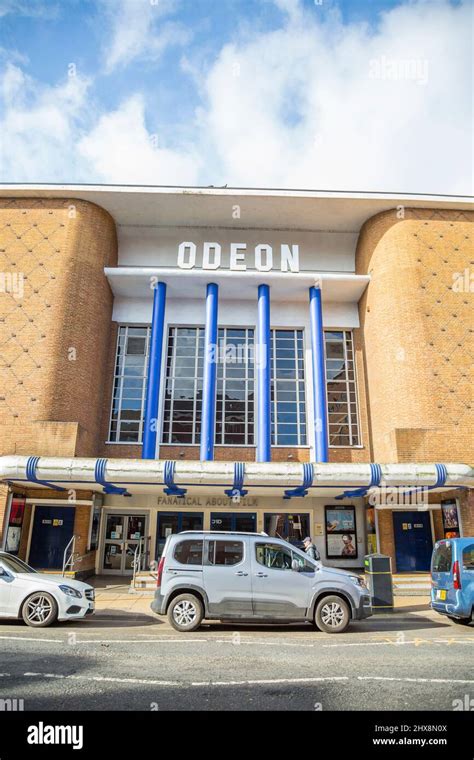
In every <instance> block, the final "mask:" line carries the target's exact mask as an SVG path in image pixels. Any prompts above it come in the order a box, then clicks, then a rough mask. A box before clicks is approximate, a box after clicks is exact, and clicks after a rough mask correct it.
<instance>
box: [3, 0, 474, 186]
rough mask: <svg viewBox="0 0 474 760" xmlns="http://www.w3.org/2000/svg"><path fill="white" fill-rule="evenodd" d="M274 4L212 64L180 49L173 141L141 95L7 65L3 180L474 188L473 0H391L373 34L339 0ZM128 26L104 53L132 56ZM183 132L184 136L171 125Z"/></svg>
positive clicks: (293, 0) (114, 60) (132, 42)
mask: <svg viewBox="0 0 474 760" xmlns="http://www.w3.org/2000/svg"><path fill="white" fill-rule="evenodd" d="M0 2H1V0H0ZM140 2H141V0H140ZM147 2H149V0H147ZM274 2H277V3H278V5H279V6H280V8H282V9H285V8H286V10H287V11H288V12H287V13H286V14H285V16H284V19H285V20H284V22H283V26H282V27H281V28H280V29H278V30H276V31H273V32H266V33H261V32H257V31H254V32H252V33H249V32H247V33H246V36H245V35H243V34H241V33H239V36H238V37H237V40H238V41H236V42H234V43H233V44H229V45H226V46H225V47H224V48H222V49H221V50H220V51H219V50H218V51H217V54H216V58H215V60H214V61H213V63H212V65H211V67H210V68H208V69H207V71H206V73H202V72H203V71H205V69H204V68H203V67H202V66H200V65H199V63H198V62H196V60H194V59H193V57H192V54H191V55H190V56H188V57H187V58H185V59H183V64H182V67H183V72H184V73H186V74H187V75H188V76H190V78H192V79H193V80H194V82H195V85H196V92H197V93H199V97H200V99H201V103H200V106H199V108H198V109H197V111H196V115H195V119H194V124H191V125H187V127H188V128H187V129H186V130H183V131H181V130H180V131H178V130H176V133H175V136H174V143H173V148H170V146H169V145H167V144H166V143H165V142H164V141H162V136H161V134H159V135H154V134H153V125H148V124H147V110H148V109H147V107H148V106H149V105H150V106H152V105H154V104H153V103H151V102H147V100H146V98H145V96H144V95H141V94H137V93H131V95H130V96H129V97H128V98H126V99H124V100H123V101H122V102H121V103H120V104H119V105H118V106H117V107H115V109H114V110H111V111H104V110H103V109H102V110H100V109H99V107H98V105H97V103H96V102H95V101H94V98H93V93H94V89H93V83H92V82H89V81H88V80H85V79H83V78H81V77H72V78H70V79H67V80H66V81H63V82H60V83H58V84H57V85H56V86H46V85H43V84H41V83H40V82H38V81H35V80H33V79H31V78H29V77H27V76H26V75H25V73H24V72H23V71H22V69H21V67H20V66H19V65H14V64H13V63H10V64H9V65H8V66H7V67H6V69H5V71H4V72H3V74H2V75H0V97H1V99H2V104H0V105H3V108H0V114H2V111H3V115H0V134H1V136H2V139H1V143H2V146H3V156H2V157H1V162H0V178H1V180H2V181H17V182H21V181H29V182H34V181H37V182H41V181H63V182H74V181H83V182H104V183H107V182H112V183H137V184H141V183H143V184H177V185H179V184H183V185H188V184H202V185H209V184H214V185H223V184H225V183H227V184H228V185H230V186H231V185H236V186H239V185H240V186H258V187H296V188H318V189H339V190H385V191H397V190H400V191H402V192H438V193H453V194H455V193H458V194H464V193H469V192H470V191H471V186H472V172H471V166H472V147H471V125H472V113H471V105H470V103H471V101H470V92H471V80H470V72H469V65H468V64H469V61H470V59H471V42H470V37H469V21H470V6H469V3H468V2H467V0H466V2H465V3H464V4H463V5H460V6H457V7H453V6H451V5H450V4H449V3H448V2H447V0H446V1H445V0H429V2H427V1H426V0H418V2H410V3H409V4H407V5H404V6H398V7H396V8H395V9H393V10H392V11H390V12H389V13H386V14H385V15H384V16H383V17H382V20H381V23H380V24H379V27H378V29H377V31H376V32H375V33H374V32H373V31H371V30H370V28H369V27H368V26H367V25H365V24H357V25H356V24H353V25H342V24H341V22H340V20H339V19H338V16H337V11H336V12H330V13H329V16H328V15H326V16H323V15H322V13H321V10H322V9H321V8H319V7H318V8H317V9H316V12H314V11H313V12H310V11H308V10H305V9H304V7H303V5H302V4H301V3H298V0H274ZM0 7H1V6H0ZM135 7H136V5H135ZM167 7H168V10H170V8H171V6H167ZM324 18H326V19H327V20H326V21H323V19H324ZM150 28H151V27H150V25H149V24H148V22H147V24H146V25H145V29H146V30H149V29H150ZM142 32H143V29H142ZM134 34H135V33H134ZM134 34H132V35H131V37H130V38H126V37H122V38H121V39H122V42H121V43H120V44H118V43H117V38H116V37H114V38H113V40H115V42H114V44H113V45H112V46H111V48H110V50H109V52H110V55H111V56H112V57H111V58H110V61H111V62H112V63H111V64H110V65H112V64H113V65H117V66H118V65H119V62H120V64H123V63H124V61H126V60H130V59H131V58H130V57H132V58H133V57H134V56H135V55H137V54H138V53H137V51H138V49H139V48H138V47H137V40H138V39H140V38H141V37H140V34H142V33H140V34H138V36H137V35H135V36H134ZM144 34H145V37H146V36H147V34H148V31H145V32H144ZM249 34H252V37H249ZM142 37H143V34H142ZM114 45H115V47H114ZM113 50H115V52H114V53H113V54H112V52H113ZM118 51H121V53H120V54H119V52H118ZM140 54H141V53H140ZM175 81H176V80H175ZM165 116H166V114H164V115H163V116H159V117H157V118H159V119H160V120H161V119H162V118H164V117H165ZM175 118H176V120H178V118H179V116H177V117H175ZM168 131H169V124H168ZM191 133H192V135H193V143H192V145H190V144H189V143H188V142H186V141H185V139H186V138H180V137H179V135H180V134H186V135H189V134H191Z"/></svg>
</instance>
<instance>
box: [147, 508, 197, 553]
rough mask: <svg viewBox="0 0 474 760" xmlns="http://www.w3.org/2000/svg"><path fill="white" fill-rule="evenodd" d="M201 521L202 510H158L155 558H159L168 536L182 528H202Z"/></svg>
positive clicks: (179, 531)
mask: <svg viewBox="0 0 474 760" xmlns="http://www.w3.org/2000/svg"><path fill="white" fill-rule="evenodd" d="M203 523H204V515H203V513H202V512H158V525H157V529H156V553H155V554H156V556H155V559H156V560H159V559H160V557H161V555H162V554H163V549H164V546H165V542H166V539H167V538H168V536H171V535H173V534H174V533H181V531H183V530H202V528H203Z"/></svg>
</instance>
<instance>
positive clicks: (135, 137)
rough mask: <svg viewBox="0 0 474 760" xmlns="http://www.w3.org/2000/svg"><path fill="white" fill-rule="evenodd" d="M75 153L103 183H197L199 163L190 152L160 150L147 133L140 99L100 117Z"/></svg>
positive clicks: (161, 148)
mask: <svg viewBox="0 0 474 760" xmlns="http://www.w3.org/2000/svg"><path fill="white" fill-rule="evenodd" d="M78 150H79V153H80V155H81V156H82V157H83V158H84V159H85V160H86V162H87V163H88V164H89V165H90V166H91V167H94V173H95V177H96V178H98V179H99V181H103V182H111V183H124V184H140V185H141V184H143V185H158V184H176V185H193V184H197V182H198V179H199V160H198V159H197V157H196V155H195V154H194V153H193V151H192V150H187V149H186V148H184V147H183V148H182V149H181V150H180V151H173V150H169V149H167V148H166V147H161V146H160V142H159V135H154V134H150V132H149V131H148V130H147V128H146V125H145V105H144V101H143V98H142V97H141V96H134V97H131V98H130V99H129V100H127V101H125V102H124V103H123V104H122V105H121V106H120V108H119V109H118V110H117V111H114V112H112V113H108V114H106V115H104V116H102V117H101V118H100V119H99V121H98V123H97V125H96V126H95V127H94V128H93V129H92V130H91V131H90V132H89V133H88V134H87V135H85V136H84V137H83V138H82V140H81V141H80V143H79V146H78Z"/></svg>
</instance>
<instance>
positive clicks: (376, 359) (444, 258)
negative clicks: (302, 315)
mask: <svg viewBox="0 0 474 760" xmlns="http://www.w3.org/2000/svg"><path fill="white" fill-rule="evenodd" d="M473 220H474V214H473V213H471V212H462V211H434V210H430V209H405V210H404V218H403V219H400V218H398V216H397V211H396V210H395V209H394V210H393V211H389V212H384V213H382V214H379V215H377V216H375V217H373V218H372V219H370V220H368V221H367V222H366V224H365V225H364V227H363V229H362V232H361V235H360V238H359V242H358V247H357V254H356V270H357V272H358V273H359V274H362V273H366V272H369V273H370V274H371V276H372V281H371V283H370V285H369V287H368V289H367V292H366V294H365V295H364V297H363V299H362V301H361V304H360V317H361V327H362V330H363V332H364V341H365V351H366V368H367V388H368V399H369V409H370V420H371V429H372V443H373V452H374V458H375V460H376V461H385V462H389V461H394V462H396V461H443V460H444V461H457V462H467V463H469V462H471V461H472V460H473V458H474V414H473V400H472V389H473V387H474V377H473V371H474V331H473V328H474V320H473V293H472V292H470V288H474V284H471V283H472V282H473V280H474V255H473V252H474V248H473V239H474V231H473V224H472V222H473Z"/></svg>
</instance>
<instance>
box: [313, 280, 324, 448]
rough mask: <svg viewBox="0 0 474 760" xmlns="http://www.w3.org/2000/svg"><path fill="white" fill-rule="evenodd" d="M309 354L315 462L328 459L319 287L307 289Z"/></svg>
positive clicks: (321, 310) (321, 312)
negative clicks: (311, 376)
mask: <svg viewBox="0 0 474 760" xmlns="http://www.w3.org/2000/svg"><path fill="white" fill-rule="evenodd" d="M309 317H310V323H311V355H312V362H313V406H314V433H315V459H316V462H327V461H328V412H327V402H326V367H325V361H324V332H323V307H322V300H321V290H320V288H315V287H312V288H310V289H309Z"/></svg>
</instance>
